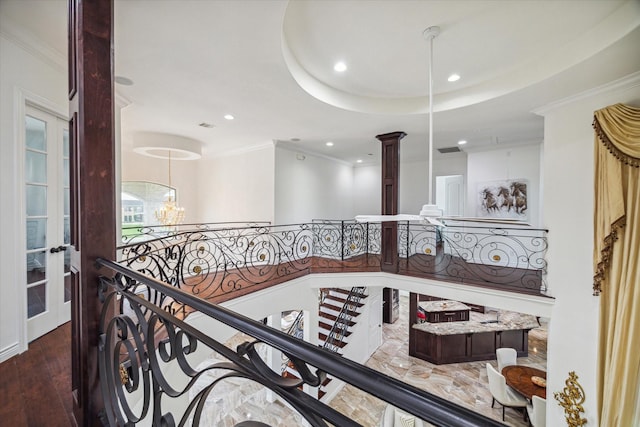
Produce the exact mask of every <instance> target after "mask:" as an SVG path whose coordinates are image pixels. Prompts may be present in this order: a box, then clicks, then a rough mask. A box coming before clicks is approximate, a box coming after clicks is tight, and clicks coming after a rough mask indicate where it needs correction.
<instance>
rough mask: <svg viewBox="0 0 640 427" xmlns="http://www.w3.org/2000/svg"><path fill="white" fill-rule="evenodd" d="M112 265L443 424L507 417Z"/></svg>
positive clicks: (475, 423)
mask: <svg viewBox="0 0 640 427" xmlns="http://www.w3.org/2000/svg"><path fill="white" fill-rule="evenodd" d="M96 262H97V264H98V265H99V266H103V267H107V268H109V269H111V270H113V271H115V272H117V273H120V274H122V275H123V276H126V277H128V278H130V279H133V280H135V281H136V282H138V283H139V284H143V285H145V286H148V287H150V288H151V289H154V290H156V291H158V292H162V293H163V294H165V295H167V296H168V297H170V298H173V299H174V300H176V301H179V302H180V303H184V304H187V305H189V306H191V307H192V308H194V309H196V310H198V311H199V312H201V313H202V314H204V315H207V316H209V317H211V318H214V319H216V320H218V321H220V322H222V323H224V324H226V325H228V326H230V327H232V328H234V329H236V330H238V331H241V332H244V333H246V334H248V335H251V336H252V337H254V338H256V339H257V340H259V341H261V342H264V343H266V344H268V345H270V346H272V347H275V348H277V349H279V350H281V351H283V352H286V353H287V354H289V355H291V356H293V357H296V358H299V359H301V360H303V361H305V362H306V363H309V364H310V365H312V366H314V367H316V368H318V369H320V370H321V371H324V372H326V373H328V374H331V375H333V376H334V377H336V378H339V379H341V380H343V381H345V382H347V383H349V384H351V385H353V386H355V387H357V388H359V389H361V390H364V391H366V392H367V393H369V394H371V395H373V396H375V397H377V398H379V399H381V400H384V401H386V402H388V403H390V404H392V405H393V406H395V407H398V408H400V409H402V410H404V411H407V412H409V413H411V414H413V415H415V416H417V417H418V418H420V419H423V420H425V421H427V422H430V423H432V424H434V425H437V426H460V427H463V426H464V427H471V426H480V425H482V426H500V425H502V424H501V423H499V422H497V421H495V420H493V419H491V418H488V417H485V416H484V415H481V414H479V413H476V412H473V411H471V410H470V409H468V408H465V407H462V406H459V405H457V404H455V403H452V402H450V401H448V400H446V399H443V398H441V397H439V396H436V395H434V394H431V393H429V392H426V391H424V390H420V389H418V388H415V387H413V386H411V385H408V384H406V383H403V382H401V381H399V380H396V379H394V378H391V377H389V376H387V375H385V374H382V373H380V372H378V371H375V370H373V369H371V368H368V367H366V366H364V365H361V364H359V363H356V362H353V361H351V360H349V359H346V358H343V357H340V356H338V355H335V354H332V353H331V352H329V351H326V350H323V349H320V348H318V347H317V346H315V345H312V344H310V343H308V342H305V341H302V340H298V339H295V338H292V337H291V336H289V335H287V334H286V333H284V332H282V331H278V330H275V329H273V328H269V327H267V326H265V325H263V324H262V323H261V322H258V321H255V320H253V319H250V318H248V317H246V316H243V315H241V314H238V313H235V312H233V311H231V310H229V309H227V308H224V307H221V306H219V305H216V304H212V303H209V302H208V301H206V300H203V299H200V298H198V297H196V296H194V295H192V294H190V293H187V292H184V291H182V290H180V289H179V288H176V287H173V286H170V285H167V284H165V283H163V282H161V281H158V280H155V279H153V278H150V277H148V276H145V275H144V274H141V273H138V272H136V271H134V270H131V269H129V268H127V267H123V266H122V265H119V264H117V263H115V262H113V261H109V260H106V259H103V258H98V259H97V261H96Z"/></svg>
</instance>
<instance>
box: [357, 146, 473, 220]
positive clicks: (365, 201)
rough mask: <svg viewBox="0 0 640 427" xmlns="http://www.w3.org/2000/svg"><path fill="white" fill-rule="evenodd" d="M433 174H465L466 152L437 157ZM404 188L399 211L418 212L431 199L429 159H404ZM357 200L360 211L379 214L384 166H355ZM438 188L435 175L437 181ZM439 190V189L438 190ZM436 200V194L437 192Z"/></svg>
mask: <svg viewBox="0 0 640 427" xmlns="http://www.w3.org/2000/svg"><path fill="white" fill-rule="evenodd" d="M433 173H434V176H437V175H463V176H465V175H466V173H467V159H466V157H465V156H464V155H456V156H446V157H445V158H442V159H434V162H433ZM399 180H400V184H399V186H400V188H399V195H398V199H399V200H398V212H399V213H404V214H418V213H419V212H420V209H422V205H424V204H426V203H428V201H429V200H428V199H429V189H428V188H429V187H428V185H429V183H428V181H429V174H428V165H427V162H426V161H425V162H404V163H401V164H400V178H399ZM353 181H354V186H353V192H354V195H353V200H354V210H355V211H356V212H357V214H362V215H364V214H370V215H373V214H379V213H380V208H381V199H380V198H381V191H380V186H381V177H380V165H373V166H360V167H356V168H354V180H353ZM433 185H434V189H435V178H434V181H433ZM434 191H435V190H434ZM434 202H435V193H434Z"/></svg>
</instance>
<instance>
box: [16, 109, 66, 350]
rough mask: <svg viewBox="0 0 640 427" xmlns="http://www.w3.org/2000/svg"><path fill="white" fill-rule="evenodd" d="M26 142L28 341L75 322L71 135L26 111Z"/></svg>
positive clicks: (59, 123)
mask: <svg viewBox="0 0 640 427" xmlns="http://www.w3.org/2000/svg"><path fill="white" fill-rule="evenodd" d="M24 120H25V123H24V124H25V127H24V129H25V135H24V136H25V138H24V195H25V197H24V200H25V206H24V212H25V227H26V228H25V231H26V232H25V237H26V242H25V243H26V253H25V258H24V259H25V261H26V265H25V267H26V282H25V288H26V295H27V338H28V340H29V341H32V340H34V339H35V338H38V337H39V336H41V335H44V334H46V333H47V332H49V331H51V330H53V329H55V328H56V327H58V326H59V325H61V324H63V323H65V322H67V321H69V320H70V318H71V280H70V265H71V263H70V256H71V250H70V248H69V242H70V221H69V212H70V202H69V201H70V189H69V129H68V124H67V122H66V121H65V120H63V119H61V118H59V117H56V116H54V115H52V114H49V113H47V112H44V111H41V110H38V109H36V108H33V107H30V106H27V108H26V115H25V119H24Z"/></svg>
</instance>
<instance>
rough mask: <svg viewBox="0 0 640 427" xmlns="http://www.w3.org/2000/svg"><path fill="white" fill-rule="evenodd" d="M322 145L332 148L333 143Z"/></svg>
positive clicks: (328, 142)
mask: <svg viewBox="0 0 640 427" xmlns="http://www.w3.org/2000/svg"><path fill="white" fill-rule="evenodd" d="M324 145H326V146H327V147H333V142H331V141H327V143H326V144H324Z"/></svg>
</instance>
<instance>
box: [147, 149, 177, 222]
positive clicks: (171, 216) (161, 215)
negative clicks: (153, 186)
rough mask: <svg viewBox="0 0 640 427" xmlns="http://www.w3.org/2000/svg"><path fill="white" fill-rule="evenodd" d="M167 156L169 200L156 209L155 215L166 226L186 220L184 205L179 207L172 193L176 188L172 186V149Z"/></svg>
mask: <svg viewBox="0 0 640 427" xmlns="http://www.w3.org/2000/svg"><path fill="white" fill-rule="evenodd" d="M167 157H168V159H169V189H170V190H169V192H168V193H167V200H165V201H164V204H163V205H162V207H161V208H159V209H156V211H155V212H154V216H155V217H156V219H157V220H158V222H159V223H160V224H162V225H164V226H166V227H171V226H174V225H178V224H180V223H182V221H184V215H185V211H184V208H183V207H179V206H178V205H177V204H176V201H175V200H174V197H173V195H172V193H173V194H175V189H174V188H173V187H172V186H171V150H168V154H167Z"/></svg>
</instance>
